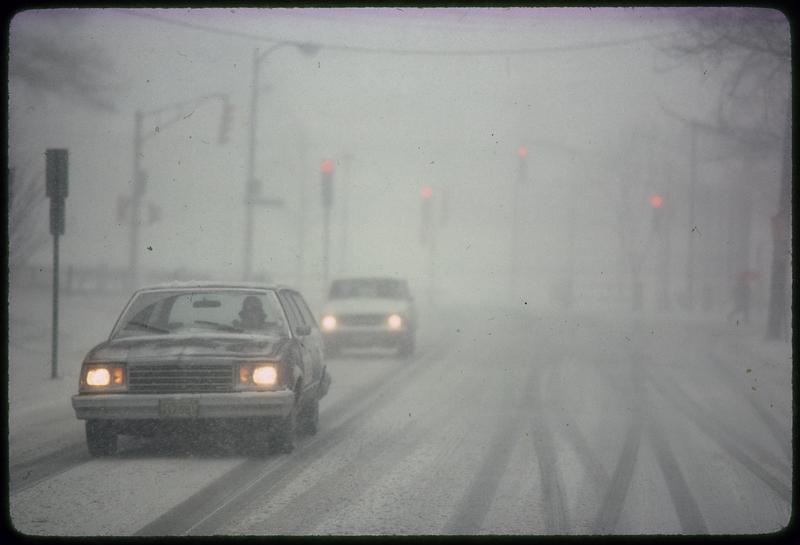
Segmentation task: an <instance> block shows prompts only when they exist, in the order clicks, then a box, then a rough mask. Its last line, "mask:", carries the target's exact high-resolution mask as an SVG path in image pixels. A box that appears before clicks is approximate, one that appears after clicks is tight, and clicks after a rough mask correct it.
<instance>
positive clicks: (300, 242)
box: [295, 132, 306, 290]
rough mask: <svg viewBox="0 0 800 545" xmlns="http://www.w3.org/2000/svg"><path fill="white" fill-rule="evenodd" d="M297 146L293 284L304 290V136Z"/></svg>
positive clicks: (303, 134)
mask: <svg viewBox="0 0 800 545" xmlns="http://www.w3.org/2000/svg"><path fill="white" fill-rule="evenodd" d="M299 140H300V141H299V144H298V146H297V147H298V151H299V155H300V156H299V163H300V168H298V172H299V173H300V175H299V177H298V179H297V185H298V194H299V195H298V200H299V202H298V209H299V213H298V214H297V249H296V250H297V253H296V254H295V279H296V280H295V283H296V285H297V289H299V290H302V289H303V288H304V282H303V276H304V274H305V246H306V168H305V167H306V136H305V133H302V132H301V133H300V138H299Z"/></svg>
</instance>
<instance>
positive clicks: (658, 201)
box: [650, 195, 664, 208]
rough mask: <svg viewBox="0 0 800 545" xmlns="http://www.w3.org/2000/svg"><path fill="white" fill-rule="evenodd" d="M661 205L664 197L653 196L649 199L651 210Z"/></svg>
mask: <svg viewBox="0 0 800 545" xmlns="http://www.w3.org/2000/svg"><path fill="white" fill-rule="evenodd" d="M662 204H664V197H662V196H661V195H653V196H652V197H650V206H652V207H653V208H661V205H662Z"/></svg>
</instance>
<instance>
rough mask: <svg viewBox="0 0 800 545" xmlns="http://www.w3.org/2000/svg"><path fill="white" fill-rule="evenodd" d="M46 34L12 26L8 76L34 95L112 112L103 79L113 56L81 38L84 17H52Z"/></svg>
mask: <svg viewBox="0 0 800 545" xmlns="http://www.w3.org/2000/svg"><path fill="white" fill-rule="evenodd" d="M49 18H50V19H51V20H52V23H53V24H52V27H51V28H52V32H48V33H47V34H46V35H43V34H41V33H37V32H34V31H33V30H32V29H30V28H26V27H24V26H23V27H21V28H18V26H19V25H17V26H14V25H12V38H11V40H10V43H9V46H10V54H9V64H8V75H9V79H10V80H15V81H17V82H20V83H22V84H24V85H25V86H26V87H27V89H28V90H29V91H30V92H32V93H33V94H34V96H39V95H45V94H52V95H55V96H58V97H60V98H66V99H71V100H74V101H75V102H76V103H78V104H81V105H83V106H88V107H90V108H98V109H101V110H105V111H113V110H114V104H113V102H112V100H111V99H110V98H109V94H110V93H109V90H108V87H107V86H106V85H105V84H104V78H105V77H106V76H107V75H108V74H110V73H111V72H112V70H113V65H112V62H111V59H110V57H109V56H108V55H107V54H106V52H105V51H103V50H102V49H101V48H100V47H99V46H97V45H94V44H91V45H83V44H82V43H81V42H80V41H79V39H80V38H81V36H80V29H81V25H80V23H81V20H82V19H81V16H77V15H72V14H71V15H59V12H58V11H55V12H54V14H53V15H51V16H50V17H49Z"/></svg>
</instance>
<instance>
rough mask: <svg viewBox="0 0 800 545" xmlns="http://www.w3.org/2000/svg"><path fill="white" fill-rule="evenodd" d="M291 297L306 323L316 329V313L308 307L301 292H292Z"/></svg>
mask: <svg viewBox="0 0 800 545" xmlns="http://www.w3.org/2000/svg"><path fill="white" fill-rule="evenodd" d="M291 298H292V300H293V301H294V303H295V304H296V305H297V309H298V310H299V311H300V316H302V318H303V321H304V322H305V323H306V325H309V326H311V329H316V327H317V322H316V320H315V319H314V314H313V313H312V312H311V309H309V308H308V305H307V304H306V301H305V299H303V296H302V295H300V294H299V293H292V294H291Z"/></svg>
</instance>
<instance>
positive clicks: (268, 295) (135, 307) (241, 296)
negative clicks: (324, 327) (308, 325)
mask: <svg viewBox="0 0 800 545" xmlns="http://www.w3.org/2000/svg"><path fill="white" fill-rule="evenodd" d="M208 331H216V332H219V331H221V332H229V333H259V334H266V335H279V336H288V335H289V330H288V328H287V326H286V320H285V319H284V315H283V311H282V309H281V306H280V303H279V302H278V299H277V297H276V295H275V293H274V292H272V291H251V290H219V289H217V290H174V291H170V290H158V291H145V292H140V293H138V294H137V295H135V296H134V299H133V300H132V301H131V303H130V305H128V307H127V309H126V310H125V313H124V314H123V316H122V318H121V319H120V320H119V322H118V323H117V325H116V327H115V328H114V331H113V332H112V334H111V337H112V338H118V337H135V336H142V335H178V334H186V333H198V332H208Z"/></svg>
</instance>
